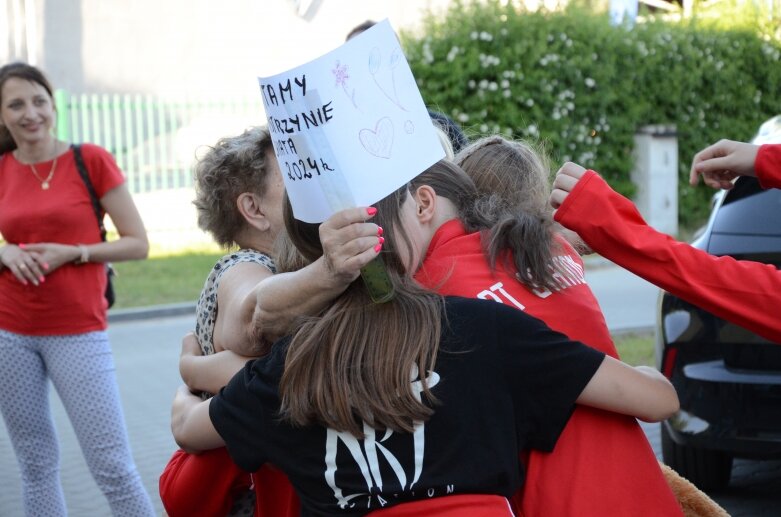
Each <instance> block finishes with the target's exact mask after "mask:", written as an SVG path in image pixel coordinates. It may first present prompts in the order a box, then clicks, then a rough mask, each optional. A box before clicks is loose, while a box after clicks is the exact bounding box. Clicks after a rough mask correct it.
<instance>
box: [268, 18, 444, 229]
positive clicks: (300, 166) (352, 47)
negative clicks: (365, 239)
mask: <svg viewBox="0 0 781 517" xmlns="http://www.w3.org/2000/svg"><path fill="white" fill-rule="evenodd" d="M260 89H261V92H262V97H263V104H264V106H265V108H266V117H267V119H268V125H269V130H270V131H271V134H272V138H273V145H274V152H275V154H276V157H277V160H278V161H279V166H280V170H281V171H282V175H283V178H284V180H285V186H286V188H287V191H288V196H289V198H290V201H291V203H292V205H293V212H294V214H295V216H296V217H297V218H298V219H301V220H303V221H307V222H321V221H323V220H325V219H326V218H327V217H328V216H329V215H331V214H332V213H333V212H334V211H336V210H340V209H342V208H346V207H349V206H356V205H357V206H368V205H371V204H372V203H375V202H377V201H378V200H380V199H382V198H383V197H385V196H387V195H388V194H390V193H392V192H393V191H394V190H396V189H398V188H399V187H400V186H402V185H404V184H405V183H406V182H408V181H409V180H410V179H412V178H413V177H415V176H416V175H418V174H420V173H421V172H422V171H423V170H425V169H426V168H427V167H429V166H430V165H431V164H433V163H434V162H436V161H437V160H439V159H441V158H443V157H444V152H443V151H442V147H441V145H440V144H439V140H438V138H437V135H436V132H435V130H434V127H433V125H432V123H431V119H430V118H429V115H428V111H427V110H426V107H425V105H424V104H423V100H422V99H421V97H420V93H419V92H418V89H417V85H416V84H415V79H414V77H413V76H412V72H411V71H410V69H409V65H408V64H407V62H406V59H404V55H403V54H402V52H401V48H400V47H399V43H398V40H397V38H396V35H395V33H394V32H393V29H392V28H391V27H390V24H389V23H388V22H387V21H385V22H381V23H379V24H377V25H375V26H374V27H372V28H371V29H370V30H368V31H366V32H364V33H363V34H361V35H359V36H357V37H355V38H353V39H351V40H350V41H348V42H347V43H345V44H344V45H342V46H341V47H339V48H337V49H336V50H334V51H332V52H329V53H328V54H326V55H324V56H322V57H320V58H318V59H316V60H314V61H311V62H309V63H307V64H305V65H302V66H299V67H297V68H294V69H292V70H289V71H287V72H285V73H282V74H278V75H276V76H272V77H267V78H260Z"/></svg>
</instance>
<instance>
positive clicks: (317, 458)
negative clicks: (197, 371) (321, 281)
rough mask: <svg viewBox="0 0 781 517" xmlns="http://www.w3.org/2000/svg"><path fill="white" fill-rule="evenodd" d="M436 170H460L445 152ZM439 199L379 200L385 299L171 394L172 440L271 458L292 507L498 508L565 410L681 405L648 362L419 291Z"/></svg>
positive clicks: (558, 427) (311, 251)
mask: <svg viewBox="0 0 781 517" xmlns="http://www.w3.org/2000/svg"><path fill="white" fill-rule="evenodd" d="M432 168H437V169H438V170H441V171H442V172H443V173H448V174H449V173H454V174H455V173H458V171H457V170H454V166H453V165H452V164H450V163H448V162H444V161H443V162H439V163H437V164H435V165H434V166H432ZM459 177H460V176H459ZM463 181H469V180H468V178H467V179H466V180H463ZM445 203H449V201H448V200H447V199H446V198H442V197H437V195H436V192H435V191H434V189H433V188H426V186H425V185H424V186H422V187H418V188H417V189H415V192H414V195H413V193H412V192H410V190H409V188H408V187H407V186H405V187H403V188H401V189H399V190H398V191H396V192H394V193H393V194H391V195H390V196H388V197H386V198H384V199H382V200H381V201H379V202H378V203H377V204H376V215H374V218H373V220H374V221H375V222H376V223H377V224H379V225H380V226H382V227H383V228H384V229H385V232H384V238H385V242H384V243H383V248H384V251H383V253H382V258H383V262H384V264H385V268H386V270H387V274H388V278H389V280H390V283H391V285H392V287H393V290H394V293H395V294H394V297H393V299H392V300H391V301H389V302H386V303H382V304H376V303H373V302H372V301H371V298H370V297H369V294H368V292H367V291H366V288H365V287H364V285H363V283H362V282H361V281H360V280H358V279H356V280H355V281H354V282H352V283H351V284H350V285H349V287H348V288H347V289H346V290H345V291H344V293H343V294H341V295H340V296H339V297H338V298H337V299H336V300H335V301H334V302H333V303H332V304H331V305H330V306H329V307H327V308H326V309H325V310H323V311H322V312H321V313H320V314H318V315H317V316H316V317H313V318H308V319H307V320H305V321H304V322H302V323H301V324H299V326H298V327H297V329H296V330H295V332H294V333H293V334H292V336H290V337H289V338H285V339H283V340H281V341H279V342H277V343H276V344H275V345H274V346H273V348H272V352H271V353H270V354H269V355H268V356H266V357H264V358H262V359H258V360H255V361H254V362H251V363H248V364H247V366H246V367H245V369H244V370H243V371H242V372H240V373H239V374H237V375H236V377H234V378H233V380H232V381H231V382H230V383H229V384H228V386H227V387H226V388H225V389H224V390H223V391H222V392H220V393H219V394H218V395H217V396H216V397H214V398H213V399H212V400H211V401H210V402H208V401H207V402H202V401H200V399H199V398H197V397H194V396H192V395H190V394H189V392H188V391H187V390H186V388H185V389H182V390H180V391H179V393H178V394H177V398H176V400H175V401H174V408H173V418H172V429H173V432H174V436H175V438H176V441H177V443H179V445H180V446H181V447H182V448H184V449H185V450H188V451H192V452H197V451H203V450H206V449H210V448H214V447H218V446H221V445H223V444H225V445H227V447H228V450H229V452H230V453H231V456H232V457H233V459H234V460H235V461H236V463H237V464H238V465H239V466H241V467H242V468H244V469H246V470H249V471H253V470H256V469H257V468H258V467H259V466H260V465H262V464H264V463H267V462H268V463H273V464H274V465H276V466H277V467H279V468H281V469H282V470H283V471H285V472H286V473H287V474H288V476H289V478H290V480H291V482H292V483H293V485H294V486H295V487H296V489H297V491H298V494H299V496H300V498H301V502H302V508H303V513H304V515H342V514H344V515H364V514H367V513H370V512H372V511H374V510H377V509H383V508H389V507H393V506H398V507H399V508H400V509H403V508H404V503H408V504H411V505H416V504H420V501H426V502H427V504H432V503H433V504H434V505H435V506H436V503H437V502H440V501H441V502H442V505H445V504H447V503H449V502H452V501H455V500H456V499H452V498H453V497H465V496H470V495H474V497H478V498H480V497H483V498H486V499H485V501H486V504H489V503H490V502H493V503H496V501H502V500H503V499H502V498H505V497H507V496H509V495H510V494H511V493H512V492H513V491H514V490H516V489H517V488H518V487H519V486H520V484H521V483H522V473H521V472H520V471H519V466H518V462H517V460H516V458H517V454H518V452H519V450H521V449H523V448H536V449H541V450H552V448H553V446H554V444H555V442H556V439H557V438H558V436H559V434H560V432H561V431H562V429H563V427H564V425H565V424H566V422H567V419H568V418H569V415H570V413H571V412H572V410H573V407H574V404H575V403H580V404H586V405H590V406H595V407H599V408H602V409H606V410H610V411H616V412H619V413H623V414H628V415H633V416H637V417H639V418H642V419H644V420H649V421H657V420H662V419H664V418H667V417H668V416H670V415H671V414H672V413H673V412H674V411H676V410H677V408H678V399H677V396H676V394H675V391H674V389H673V388H672V386H671V385H670V383H669V382H668V381H667V380H666V379H665V378H664V377H663V376H662V375H661V374H659V373H658V372H656V371H655V370H653V369H651V368H645V367H637V368H632V367H630V366H628V365H626V364H624V363H621V362H620V361H617V360H615V359H612V358H610V357H604V355H603V354H602V353H600V352H597V351H595V350H593V349H591V348H589V347H586V346H585V345H582V344H580V343H573V342H572V341H570V340H569V339H568V338H566V337H565V336H563V335H561V334H558V333H556V332H554V331H552V330H550V329H549V328H548V327H547V326H545V324H544V323H542V322H541V321H539V320H537V319H535V318H533V317H531V316H528V315H526V314H524V313H522V312H520V311H517V310H515V309H511V308H509V307H505V306H503V305H501V304H497V303H494V302H490V301H482V300H473V299H464V298H453V297H448V298H443V297H441V296H439V295H437V294H435V293H433V292H431V291H428V290H425V289H422V288H421V287H420V286H418V285H417V284H416V283H415V282H414V281H413V279H412V274H413V273H414V271H415V269H416V268H417V265H418V264H419V262H420V259H421V257H422V255H423V254H424V253H425V247H426V244H427V242H428V239H430V234H429V228H430V223H431V221H432V220H433V219H434V218H436V217H438V216H439V215H438V214H439V213H440V212H439V211H438V210H439V209H440V208H441V206H442V205H443V204H445ZM355 210H356V211H358V210H363V211H365V212H366V213H367V214H374V213H375V210H374V209H355ZM286 226H287V229H288V233H289V234H290V236H291V238H292V239H293V241H294V242H295V244H296V247H297V248H298V249H299V251H300V252H301V253H302V254H303V255H304V256H305V257H306V258H307V259H309V260H314V259H316V258H317V257H318V256H319V254H320V253H321V252H322V250H321V248H320V241H319V238H318V233H317V227H316V226H313V225H307V224H304V223H301V222H299V221H296V220H295V219H293V217H292V213H291V211H290V209H289V206H288V210H287V214H286ZM364 239H365V238H364ZM373 242H374V243H376V237H375V240H374V241H373ZM361 243H362V244H361ZM356 246H357V248H360V249H364V248H365V247H366V246H368V241H365V240H364V241H362V240H361V238H359V239H357V242H356ZM369 249H371V248H369ZM495 507H496V509H497V511H496V513H495V514H496V515H508V513H506V510H507V509H506V506H505V507H504V509H502V506H501V503H500V504H499V505H498V506H495ZM427 511H428V512H429V514H431V513H433V512H434V510H433V509H431V508H429V509H428V510H427ZM455 511H456V512H457V510H455ZM502 511H505V513H500V512H502ZM448 515H458V513H453V512H450V513H448Z"/></svg>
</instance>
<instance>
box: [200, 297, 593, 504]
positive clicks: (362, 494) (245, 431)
mask: <svg viewBox="0 0 781 517" xmlns="http://www.w3.org/2000/svg"><path fill="white" fill-rule="evenodd" d="M445 307H446V313H447V314H446V317H447V319H446V321H447V323H446V324H445V327H444V328H443V337H442V340H441V342H440V351H439V354H438V356H437V361H436V365H435V367H434V372H430V373H429V376H428V382H429V386H431V390H432V392H433V394H434V395H435V396H436V397H437V399H438V400H439V402H440V403H439V404H437V405H436V406H435V407H434V409H435V412H434V415H433V416H432V417H431V418H430V419H429V420H428V421H427V422H425V423H421V424H419V425H418V426H417V429H416V431H415V433H413V434H406V433H395V432H392V431H388V432H386V431H382V430H379V431H374V430H372V429H370V428H368V426H367V427H366V429H365V432H366V436H367V438H366V439H363V440H358V439H356V438H354V437H353V436H352V435H350V434H348V433H337V432H335V431H333V430H328V429H325V428H323V427H320V426H308V427H292V426H290V425H288V424H287V423H285V422H282V421H281V420H280V419H279V416H278V410H279V395H278V384H279V379H280V377H281V375H282V370H283V367H284V363H285V352H286V349H287V345H288V342H289V341H288V340H286V339H285V340H281V341H279V342H278V343H277V344H275V345H274V347H273V350H272V352H271V353H270V354H269V355H268V356H266V357H264V358H262V359H257V360H255V361H253V362H251V363H248V364H247V366H246V367H245V369H244V370H242V371H241V372H239V373H238V374H237V375H236V376H235V377H234V378H233V379H232V380H231V382H230V383H229V384H228V385H227V386H226V387H225V388H224V389H223V390H222V391H221V392H220V393H219V394H218V395H217V396H216V397H214V398H213V399H212V402H211V404H210V407H209V413H210V416H211V420H212V422H213V423H214V426H215V428H216V429H217V431H218V432H219V433H220V435H221V436H222V438H223V439H224V440H225V443H226V445H227V447H228V451H229V453H230V455H231V457H232V458H233V460H234V461H235V462H236V464H237V465H239V466H240V467H242V468H243V469H245V470H248V471H255V470H257V469H258V468H259V467H260V466H261V465H262V464H263V463H266V462H270V463H273V464H274V465H276V466H277V467H279V468H280V469H282V470H283V471H284V472H285V473H286V474H287V475H288V477H289V478H290V481H291V482H292V484H293V486H294V487H295V488H296V490H297V491H298V494H299V496H300V497H301V502H302V508H303V510H302V512H303V515H307V516H310V515H311V516H320V515H363V514H365V513H368V512H370V511H373V510H377V509H380V508H382V507H385V506H389V505H393V504H398V503H401V502H405V501H410V500H416V499H425V498H430V497H439V496H446V495H451V494H497V495H502V496H506V497H509V496H510V495H511V494H512V493H513V492H514V491H515V490H516V489H517V488H518V487H520V485H521V483H522V479H523V474H522V472H521V467H520V464H519V461H518V452H519V451H520V450H522V449H526V448H535V449H541V450H545V451H550V450H552V449H553V446H554V445H555V443H556V440H557V439H558V436H559V434H560V433H561V431H562V430H563V427H564V425H565V424H566V422H567V420H568V419H569V417H570V415H571V413H572V410H573V408H574V404H575V400H576V399H577V397H578V396H579V395H580V393H581V391H583V388H584V387H585V386H586V384H587V383H588V381H589V380H590V379H591V377H592V376H593V375H594V373H595V372H596V370H597V368H598V367H599V365H600V364H601V363H602V360H603V358H604V354H602V353H601V352H598V351H596V350H594V349H592V348H589V347H587V346H585V345H583V344H581V343H578V342H573V341H571V340H569V339H568V338H567V337H566V336H564V335H562V334H559V333H557V332H554V331H553V330H551V329H550V328H548V327H547V326H546V325H545V324H544V323H543V322H542V321H540V320H538V319H536V318H534V317H532V316H529V315H527V314H525V313H523V312H521V311H518V310H516V309H513V308H510V307H507V306H505V305H503V304H501V303H496V302H493V301H485V300H475V299H467V298H458V297H448V298H446V304H445Z"/></svg>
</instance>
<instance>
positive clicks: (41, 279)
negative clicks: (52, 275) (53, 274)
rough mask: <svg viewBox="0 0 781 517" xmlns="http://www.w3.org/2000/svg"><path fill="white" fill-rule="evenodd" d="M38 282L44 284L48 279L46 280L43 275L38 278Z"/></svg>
mask: <svg viewBox="0 0 781 517" xmlns="http://www.w3.org/2000/svg"><path fill="white" fill-rule="evenodd" d="M38 280H39V281H40V282H41V283H44V282H45V281H46V278H44V276H43V275H41V276H40V277H39V278H38Z"/></svg>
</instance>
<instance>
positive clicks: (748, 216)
mask: <svg viewBox="0 0 781 517" xmlns="http://www.w3.org/2000/svg"><path fill="white" fill-rule="evenodd" d="M712 231H713V232H714V233H727V234H738V235H773V236H781V190H778V189H771V190H762V188H761V187H760V186H759V182H758V181H757V180H756V178H748V177H745V178H740V179H739V180H738V181H737V182H736V183H735V186H734V187H733V189H732V190H730V191H729V192H728V193H727V195H726V196H725V198H724V202H723V203H722V205H721V206H720V207H719V208H718V212H717V213H716V217H715V219H714V221H713V229H712ZM780 251H781V250H780Z"/></svg>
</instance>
